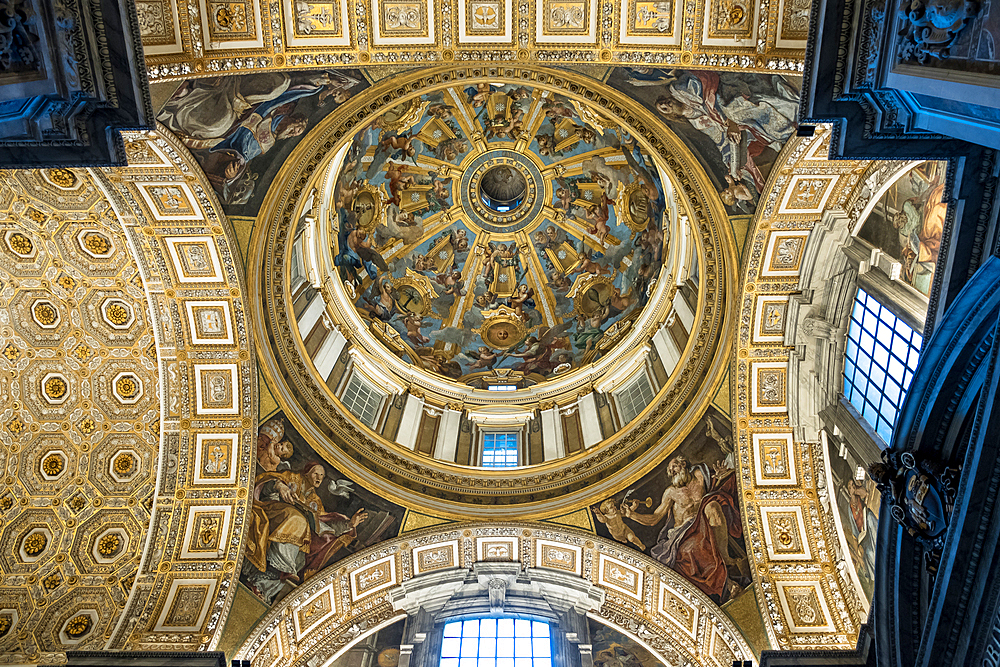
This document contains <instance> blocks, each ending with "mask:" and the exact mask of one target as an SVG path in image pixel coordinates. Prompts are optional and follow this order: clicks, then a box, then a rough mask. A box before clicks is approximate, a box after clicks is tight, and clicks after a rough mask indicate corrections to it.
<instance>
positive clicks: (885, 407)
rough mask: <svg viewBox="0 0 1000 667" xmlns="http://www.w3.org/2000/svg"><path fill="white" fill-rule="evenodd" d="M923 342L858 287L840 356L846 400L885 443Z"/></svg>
mask: <svg viewBox="0 0 1000 667" xmlns="http://www.w3.org/2000/svg"><path fill="white" fill-rule="evenodd" d="M923 342H924V339H923V336H921V335H920V334H919V333H917V332H916V331H914V330H913V329H911V328H910V327H909V326H908V325H907V324H906V323H905V322H903V321H902V320H901V319H899V318H897V317H896V316H895V315H893V314H892V311H890V310H889V309H888V308H886V307H885V306H883V305H882V304H881V303H879V301H878V300H877V299H876V298H875V297H873V296H872V295H870V294H868V293H867V292H865V291H864V290H863V289H860V288H859V289H858V294H857V296H856V297H855V299H854V310H853V312H852V313H851V325H850V329H848V332H847V349H846V351H845V353H844V396H845V397H846V398H847V400H849V401H850V402H851V405H853V406H854V407H855V408H856V409H857V411H858V413H860V414H861V415H862V416H863V417H864V418H865V420H866V421H867V422H868V423H869V424H871V426H872V428H874V429H875V432H876V433H877V434H878V436H879V437H880V438H882V440H884V441H885V442H886V443H888V442H889V441H890V440H891V439H892V429H893V426H894V425H895V423H896V417H897V415H898V414H899V408H900V406H901V405H902V404H903V399H904V398H905V397H906V390H907V389H908V388H909V387H910V381H911V380H912V379H913V370H914V369H915V368H916V367H917V359H918V358H919V357H920V348H921V346H922V345H923Z"/></svg>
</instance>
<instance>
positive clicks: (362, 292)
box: [250, 66, 736, 517]
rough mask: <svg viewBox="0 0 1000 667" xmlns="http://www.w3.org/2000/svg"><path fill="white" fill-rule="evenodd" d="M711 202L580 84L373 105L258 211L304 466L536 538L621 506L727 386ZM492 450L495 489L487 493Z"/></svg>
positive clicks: (499, 79) (385, 90) (726, 238)
mask: <svg viewBox="0 0 1000 667" xmlns="http://www.w3.org/2000/svg"><path fill="white" fill-rule="evenodd" d="M711 187H712V186H711V185H710V183H709V181H708V179H707V176H706V175H705V172H704V170H703V168H702V167H701V165H700V163H699V161H698V159H697V158H696V157H695V156H694V155H693V154H692V153H691V151H690V149H689V148H688V147H687V146H686V145H685V144H684V143H683V141H681V140H680V139H679V138H678V137H677V136H675V135H673V134H672V133H671V132H670V131H669V130H667V129H666V128H664V127H663V125H662V124H661V123H658V122H657V121H656V119H655V118H654V117H653V116H651V115H648V114H647V112H645V111H644V110H636V109H635V107H634V105H630V104H629V102H628V100H627V99H626V98H624V97H623V96H622V95H621V94H620V93H618V92H616V91H614V90H612V89H610V88H608V87H606V86H603V85H602V84H599V83H597V82H594V81H592V80H588V79H584V78H582V77H570V76H566V75H565V73H561V74H559V75H556V74H555V73H554V72H550V71H548V70H544V69H541V68H534V67H519V68H511V69H509V70H504V71H502V72H499V71H490V72H488V73H487V72H484V71H483V70H479V69H476V68H472V67H469V68H464V67H459V66H439V67H437V68H435V69H433V70H427V71H425V72H417V73H413V74H411V75H409V76H408V77H401V78H396V79H393V80H391V81H387V82H385V83H384V84H380V86H376V87H373V88H372V89H371V90H369V91H366V92H365V94H364V95H360V96H358V97H357V98H354V99H352V100H350V101H348V102H347V103H345V104H344V105H343V106H342V107H341V108H339V109H338V110H337V112H336V113H334V114H331V115H330V116H328V117H327V118H326V119H325V120H324V121H323V122H322V123H321V124H319V125H318V126H317V127H316V128H315V129H314V130H313V131H311V132H310V133H309V135H308V136H307V137H306V138H305V139H304V140H303V141H302V142H301V143H300V144H299V146H298V147H297V149H296V151H295V152H294V153H293V154H292V155H291V156H289V158H288V159H287V160H286V161H285V164H284V166H283V168H282V170H281V172H279V174H278V176H277V179H276V181H275V186H274V187H272V188H271V190H270V191H269V193H268V196H267V198H266V199H265V201H264V204H263V206H262V208H261V211H260V214H259V216H258V220H263V221H266V223H265V226H264V227H263V228H262V229H261V230H260V234H259V235H258V236H257V240H256V241H255V248H254V250H253V252H254V253H255V256H256V257H257V259H255V260H254V261H253V262H251V263H250V266H251V270H256V269H255V268H254V267H261V268H260V270H259V273H258V274H257V275H256V276H255V277H251V283H254V284H259V285H260V289H261V292H260V296H259V298H255V300H254V301H255V303H256V304H257V305H256V306H255V307H257V308H259V313H260V317H261V322H262V323H263V326H264V328H265V329H266V331H265V332H262V333H261V336H262V340H267V341H269V345H268V350H266V357H265V358H266V359H267V363H266V364H265V372H266V374H267V375H268V376H269V378H271V379H272V380H273V382H274V385H273V386H274V388H275V391H276V392H277V395H278V396H280V399H279V400H280V402H281V404H282V405H283V406H284V407H285V410H286V413H285V414H286V416H287V417H288V418H289V419H290V421H291V423H292V424H294V426H295V428H296V429H297V430H298V431H299V432H301V433H302V434H303V436H304V437H305V438H307V439H308V440H309V441H310V442H311V443H313V446H314V447H315V448H316V450H317V451H318V452H322V454H323V456H324V457H325V458H327V459H328V460H330V461H331V462H334V464H335V465H338V466H341V467H342V468H343V469H345V471H346V473H347V474H351V475H354V476H356V478H358V479H360V480H363V481H365V482H366V483H370V484H372V485H375V486H378V488H379V489H380V491H381V493H383V494H384V495H385V496H386V497H388V498H399V499H403V498H405V499H406V502H407V503H409V504H410V505H416V506H420V507H425V508H427V511H431V508H433V511H434V512H437V513H441V512H446V513H453V514H455V515H467V514H468V513H470V512H472V513H473V514H476V515H477V516H478V515H480V514H482V515H486V514H490V515H491V516H493V515H500V516H519V517H526V516H533V515H535V516H537V515H540V514H541V513H543V512H550V513H551V512H553V511H558V510H559V509H560V508H563V507H565V508H570V507H572V506H573V503H578V502H580V500H581V498H583V497H584V496H585V495H589V496H593V494H595V493H600V492H603V491H604V490H613V489H615V488H620V487H621V486H622V485H623V484H627V483H628V481H629V479H635V478H636V476H639V475H642V474H644V473H645V472H646V471H648V470H649V469H651V468H652V467H653V466H655V465H656V463H657V462H658V461H660V460H662V458H663V455H664V452H666V451H670V450H672V449H673V448H674V447H676V446H677V443H678V442H680V441H681V440H682V439H683V438H684V437H685V436H686V434H687V433H689V432H690V431H691V429H693V428H695V427H696V426H697V424H698V423H699V419H700V415H701V414H702V413H703V412H704V411H705V409H706V408H707V406H708V405H709V403H710V402H711V401H712V398H713V396H715V394H716V392H717V390H718V388H719V386H720V384H721V383H722V381H723V378H724V375H725V373H726V370H727V368H728V362H727V349H728V346H729V345H730V341H731V338H730V336H731V331H732V329H731V327H727V326H726V322H725V321H726V319H727V318H728V317H731V316H732V313H733V308H734V306H733V302H732V300H731V299H730V298H729V296H728V295H729V294H731V293H732V290H733V289H734V287H735V286H734V285H733V284H732V281H733V275H734V274H733V273H732V272H727V271H726V268H725V267H726V266H727V265H735V263H736V258H735V257H736V253H735V244H734V243H733V240H732V229H731V227H730V226H729V225H728V224H727V223H726V218H725V212H724V210H723V209H722V207H721V204H720V203H719V202H718V198H717V197H715V196H714V192H713V191H712V189H711ZM720 222H721V224H720ZM317 332H318V333H317ZM327 332H333V333H332V334H328V333H327ZM557 425H558V428H557ZM490 433H501V434H505V435H506V436H509V437H511V438H513V439H514V440H515V441H516V443H517V455H516V457H512V458H511V459H508V462H509V461H510V460H513V459H514V458H516V463H515V467H513V468H509V467H508V468H504V469H502V470H495V469H490V467H489V462H488V461H487V459H486V457H485V455H484V452H485V451H486V447H487V443H486V436H487V435H488V434H490ZM507 442H510V440H508V441H507Z"/></svg>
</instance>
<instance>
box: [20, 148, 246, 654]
mask: <svg viewBox="0 0 1000 667" xmlns="http://www.w3.org/2000/svg"><path fill="white" fill-rule="evenodd" d="M125 140H126V141H125V149H126V151H127V154H128V158H129V162H130V165H131V166H129V167H123V168H116V169H112V170H106V171H97V170H78V169H52V170H44V171H18V172H10V173H6V172H5V173H6V176H7V177H6V178H5V179H4V185H3V195H2V196H3V206H4V207H5V208H4V210H5V213H4V215H3V222H2V223H0V225H2V230H3V231H2V232H0V234H2V239H3V245H2V246H0V252H2V253H3V255H4V260H3V263H2V266H3V267H4V272H5V275H4V278H3V279H2V281H3V308H2V310H0V327H2V328H0V332H2V334H0V335H2V337H3V339H4V347H3V350H2V356H0V367H2V369H3V373H2V377H0V397H2V400H0V403H2V405H3V414H2V419H0V420H2V422H3V426H2V430H0V439H2V441H3V443H4V445H5V447H4V450H5V451H4V453H3V454H0V457H2V459H0V460H3V465H4V467H5V468H6V473H7V474H6V477H5V478H4V480H3V490H2V491H0V513H2V514H0V515H2V517H3V524H4V532H3V535H2V538H0V539H2V543H3V545H4V546H3V547H2V549H3V555H2V556H0V651H2V652H3V659H4V660H6V661H14V662H18V663H20V662H38V661H42V662H51V661H59V660H60V659H61V656H62V654H63V653H64V652H65V651H67V650H78V649H95V648H116V649H118V648H139V647H145V648H154V647H155V648H189V649H195V648H198V647H201V648H202V649H205V648H208V647H210V646H211V645H212V644H214V642H215V641H217V630H218V629H219V628H220V627H221V623H222V622H223V621H224V619H225V614H226V610H227V605H228V603H229V599H230V593H231V584H232V578H233V576H234V575H235V561H236V558H237V557H238V554H239V548H240V541H241V536H242V533H243V529H244V510H245V506H246V504H247V502H248V501H247V488H246V487H247V483H248V475H249V472H248V466H249V463H250V458H249V456H250V452H252V437H253V433H254V430H255V426H256V417H255V415H256V398H255V377H254V375H253V374H251V373H250V372H249V371H250V367H249V363H250V358H251V351H252V347H251V341H250V339H249V332H248V329H247V323H246V319H245V318H246V314H245V312H244V309H243V297H242V294H243V291H242V277H241V272H240V271H241V269H240V267H239V266H238V265H237V264H235V263H234V262H233V255H232V252H231V249H230V245H229V244H230V239H231V238H232V237H231V236H230V234H231V232H229V231H227V228H228V223H226V222H225V220H224V219H223V218H221V217H220V216H219V214H218V213H217V210H218V209H217V208H216V205H215V204H214V202H213V199H212V196H211V194H210V192H211V191H210V189H208V188H207V187H206V185H205V183H204V182H203V181H202V180H201V178H200V177H199V175H198V172H195V171H192V169H191V166H190V163H189V158H188V157H187V156H186V155H185V153H184V152H183V149H180V148H178V147H177V146H176V145H175V144H173V143H171V142H170V141H169V140H167V139H165V138H163V137H160V136H158V135H157V134H155V133H148V134H147V133H128V134H127V135H126V136H125Z"/></svg>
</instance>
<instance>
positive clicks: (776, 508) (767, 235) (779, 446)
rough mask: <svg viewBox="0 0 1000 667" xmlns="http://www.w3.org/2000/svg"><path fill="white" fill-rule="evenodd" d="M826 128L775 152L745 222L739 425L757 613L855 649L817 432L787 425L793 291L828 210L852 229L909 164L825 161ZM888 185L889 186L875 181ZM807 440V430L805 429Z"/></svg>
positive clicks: (856, 604) (855, 624) (784, 634)
mask: <svg viewBox="0 0 1000 667" xmlns="http://www.w3.org/2000/svg"><path fill="white" fill-rule="evenodd" d="M831 133H832V129H831V128H830V127H828V126H819V127H818V128H817V131H816V134H815V136H813V137H811V138H795V139H793V140H792V141H790V142H789V144H788V145H787V146H786V147H785V149H784V151H783V152H782V155H781V157H780V158H779V161H778V163H777V164H776V165H775V171H774V173H772V175H771V178H770V180H769V187H768V194H767V197H766V198H765V199H764V200H763V201H762V205H761V207H760V209H759V210H758V213H757V215H756V216H755V218H754V221H753V224H752V226H751V230H750V234H751V237H750V249H749V254H748V257H747V259H746V261H745V264H744V272H745V273H744V278H743V290H742V291H743V298H742V305H741V322H742V324H741V327H740V333H739V340H738V343H737V356H736V360H735V368H736V401H735V409H736V415H735V417H736V419H735V422H736V423H735V434H736V437H737V440H738V443H737V444H738V447H737V451H738V454H739V459H740V468H741V475H742V480H741V481H742V487H743V491H744V498H743V501H742V508H741V509H742V512H743V520H744V521H745V522H746V527H747V531H748V534H749V535H751V536H752V539H750V540H749V542H748V546H749V555H750V559H751V565H752V567H753V569H754V571H755V576H756V578H757V580H758V581H759V582H760V591H761V594H760V596H759V598H758V600H759V605H760V611H761V615H762V617H763V618H764V620H765V626H766V629H767V632H768V635H769V638H770V642H771V644H772V645H773V646H774V647H775V648H780V649H803V648H837V647H842V648H845V649H846V648H853V647H854V644H855V642H856V640H857V634H858V630H859V627H860V624H861V623H863V622H864V620H865V619H864V613H865V611H864V610H865V609H867V603H863V602H862V601H861V598H862V597H863V596H864V595H865V592H864V591H863V590H862V589H861V588H860V587H859V586H858V585H857V584H856V582H857V577H854V576H852V575H851V574H849V570H850V569H851V568H852V567H853V565H849V564H846V562H845V561H847V560H849V559H850V558H851V557H852V556H851V555H850V554H847V553H844V552H842V551H841V547H840V544H841V540H840V538H839V535H838V533H839V531H840V530H842V528H838V526H839V520H838V519H837V518H835V516H834V513H836V512H837V511H838V509H837V506H836V503H833V504H831V499H830V494H831V490H830V489H828V488H827V481H826V480H827V470H826V463H825V458H824V454H823V445H822V444H820V443H819V442H817V440H818V438H819V436H818V434H809V433H808V432H807V431H808V430H807V429H804V428H802V427H801V426H797V427H793V424H792V423H791V420H790V406H789V400H790V397H791V396H793V394H791V393H790V388H789V386H788V384H789V382H790V381H792V380H791V379H790V377H789V374H790V371H789V363H790V362H789V356H790V352H791V350H790V348H788V347H785V345H784V344H785V337H784V331H785V328H786V327H787V326H788V322H787V313H788V307H789V300H790V299H794V298H795V297H794V296H792V294H793V293H794V291H795V290H796V289H798V287H799V277H800V272H801V270H802V269H803V267H804V262H807V261H810V260H808V259H807V251H808V248H809V243H810V240H811V239H810V235H811V234H812V233H813V229H814V227H816V226H817V225H820V224H826V223H822V220H823V219H824V216H830V215H838V216H842V217H845V218H848V220H849V222H848V226H849V227H853V226H854V225H856V222H853V221H857V220H858V219H859V218H860V217H863V216H864V215H865V214H866V212H867V210H871V206H872V203H871V200H872V196H873V193H874V192H878V191H879V190H880V187H881V184H882V183H884V182H885V181H886V180H887V179H888V178H889V177H890V175H891V174H893V173H896V172H899V170H900V169H901V168H903V167H904V166H905V165H904V163H893V162H885V163H872V162H850V161H838V162H832V161H825V160H824V159H823V158H824V157H825V153H826V150H827V147H828V146H829V141H830V134H831ZM881 189H884V188H881ZM807 438H808V439H807Z"/></svg>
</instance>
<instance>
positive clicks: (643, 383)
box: [615, 373, 653, 424]
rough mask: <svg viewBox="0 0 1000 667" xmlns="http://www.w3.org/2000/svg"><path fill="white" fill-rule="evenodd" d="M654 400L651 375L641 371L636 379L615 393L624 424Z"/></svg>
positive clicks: (619, 413)
mask: <svg viewBox="0 0 1000 667" xmlns="http://www.w3.org/2000/svg"><path fill="white" fill-rule="evenodd" d="M652 400H653V386H652V385H651V384H650V383H649V377H648V376H647V375H646V374H645V373H639V376H638V377H637V378H636V379H634V380H632V381H631V382H629V383H628V384H627V385H625V386H624V387H623V388H622V389H621V390H620V391H618V392H616V393H615V402H616V403H617V405H618V415H619V416H620V417H621V418H622V424H627V423H629V422H630V421H632V420H633V419H635V418H636V417H637V416H638V414H639V413H640V412H642V410H643V408H645V407H646V406H647V405H649V403H650V401H652Z"/></svg>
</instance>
